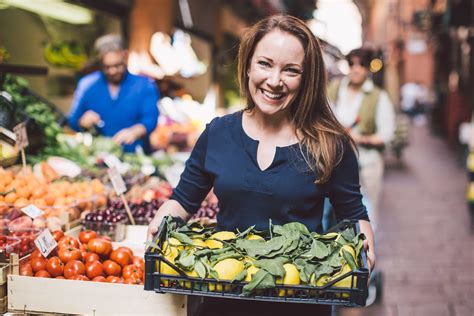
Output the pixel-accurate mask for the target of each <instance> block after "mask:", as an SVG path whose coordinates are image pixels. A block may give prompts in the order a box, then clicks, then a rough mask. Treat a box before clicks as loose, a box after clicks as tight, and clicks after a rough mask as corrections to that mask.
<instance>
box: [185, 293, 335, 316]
mask: <svg viewBox="0 0 474 316" xmlns="http://www.w3.org/2000/svg"><path fill="white" fill-rule="evenodd" d="M331 311H332V306H330V305H316V304H298V303H275V302H261V301H252V300H244V299H224V298H210V297H204V298H203V297H196V296H188V316H280V315H281V316H297V315H298V316H299V315H307V316H331V314H332V312H331Z"/></svg>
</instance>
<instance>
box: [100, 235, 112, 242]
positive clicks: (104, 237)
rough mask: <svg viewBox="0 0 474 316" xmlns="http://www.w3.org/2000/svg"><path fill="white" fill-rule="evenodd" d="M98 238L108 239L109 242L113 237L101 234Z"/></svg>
mask: <svg viewBox="0 0 474 316" xmlns="http://www.w3.org/2000/svg"><path fill="white" fill-rule="evenodd" d="M97 238H100V239H104V240H107V241H108V242H112V238H110V237H109V236H104V235H100V236H98V237H97Z"/></svg>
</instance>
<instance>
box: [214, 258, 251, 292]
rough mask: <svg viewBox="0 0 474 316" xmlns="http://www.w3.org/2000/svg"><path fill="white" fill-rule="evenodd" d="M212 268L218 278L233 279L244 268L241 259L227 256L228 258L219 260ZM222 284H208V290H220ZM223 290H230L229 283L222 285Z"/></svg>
mask: <svg viewBox="0 0 474 316" xmlns="http://www.w3.org/2000/svg"><path fill="white" fill-rule="evenodd" d="M214 270H215V271H216V273H217V276H218V277H219V279H218V280H227V281H230V280H233V279H235V278H236V277H237V276H238V275H239V273H241V272H242V271H243V270H244V264H243V262H242V261H239V260H237V259H234V258H229V259H224V260H222V261H219V262H218V263H217V264H216V265H215V266H214ZM222 289H223V288H222V285H221V284H218V285H217V286H216V285H215V284H209V290H210V291H216V290H217V291H219V292H220V291H222ZM224 290H225V291H229V290H230V285H226V286H225V287H224Z"/></svg>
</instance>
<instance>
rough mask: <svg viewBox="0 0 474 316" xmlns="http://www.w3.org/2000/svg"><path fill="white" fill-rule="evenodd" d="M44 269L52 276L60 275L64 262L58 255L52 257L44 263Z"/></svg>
mask: <svg viewBox="0 0 474 316" xmlns="http://www.w3.org/2000/svg"><path fill="white" fill-rule="evenodd" d="M46 271H48V272H49V274H51V276H52V277H57V276H60V275H62V274H63V272H64V263H63V262H62V261H61V259H59V258H58V257H52V258H50V259H49V260H48V263H47V264H46Z"/></svg>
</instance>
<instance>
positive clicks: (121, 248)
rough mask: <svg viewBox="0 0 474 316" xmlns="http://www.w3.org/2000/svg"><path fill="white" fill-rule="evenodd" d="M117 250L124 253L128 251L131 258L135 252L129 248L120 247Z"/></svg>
mask: <svg viewBox="0 0 474 316" xmlns="http://www.w3.org/2000/svg"><path fill="white" fill-rule="evenodd" d="M117 250H123V251H126V252H128V253H129V254H130V258H133V251H132V249H130V248H128V247H123V246H122V247H118V248H117Z"/></svg>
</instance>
